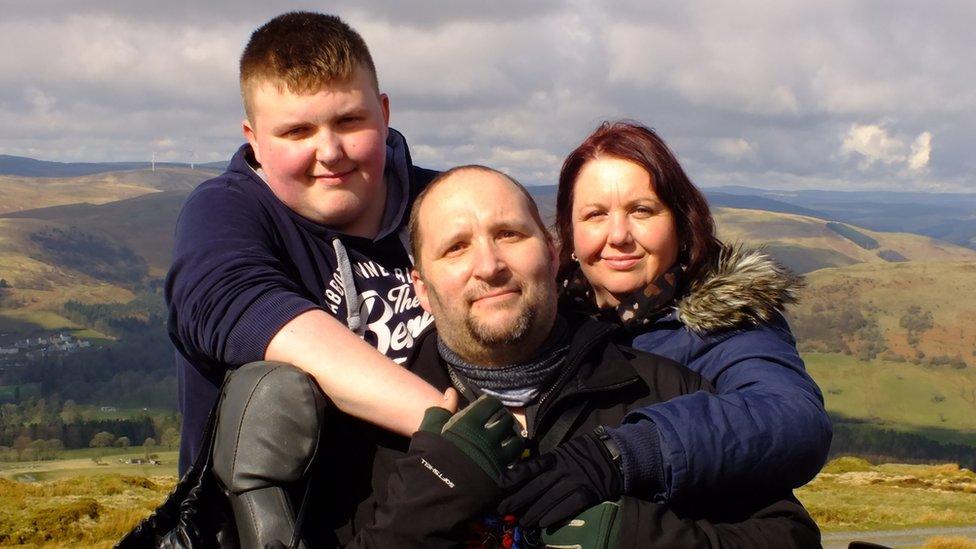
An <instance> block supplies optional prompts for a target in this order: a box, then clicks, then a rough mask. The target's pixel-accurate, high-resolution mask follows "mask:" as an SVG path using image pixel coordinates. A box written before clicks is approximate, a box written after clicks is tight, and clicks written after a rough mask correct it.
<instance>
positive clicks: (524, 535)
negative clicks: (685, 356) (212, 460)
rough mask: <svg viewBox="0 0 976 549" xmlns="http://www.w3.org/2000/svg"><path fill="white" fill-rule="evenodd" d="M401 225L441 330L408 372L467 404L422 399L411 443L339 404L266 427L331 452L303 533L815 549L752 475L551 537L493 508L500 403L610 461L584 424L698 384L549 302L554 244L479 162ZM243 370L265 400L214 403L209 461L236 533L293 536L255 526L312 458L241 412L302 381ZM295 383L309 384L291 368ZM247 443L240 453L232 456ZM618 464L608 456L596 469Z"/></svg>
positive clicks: (322, 537) (507, 451) (643, 504)
mask: <svg viewBox="0 0 976 549" xmlns="http://www.w3.org/2000/svg"><path fill="white" fill-rule="evenodd" d="M410 229H411V230H410V233H411V236H412V245H413V251H414V256H415V258H416V260H417V261H416V269H415V271H414V273H413V278H414V284H415V287H416V290H417V296H418V298H419V300H420V302H421V304H422V305H423V307H424V309H426V310H427V311H429V312H431V313H432V314H433V315H434V318H435V319H436V324H437V327H438V328H437V330H436V331H433V330H431V331H428V332H426V333H425V334H424V335H423V336H421V338H420V339H419V341H418V344H417V348H416V350H415V354H414V356H413V357H412V358H411V360H410V362H409V367H410V369H411V371H412V372H415V373H417V374H418V375H420V376H421V377H422V378H423V379H425V380H428V381H430V382H431V383H432V384H433V385H434V386H435V387H438V388H442V389H446V388H447V387H451V386H454V387H456V388H457V389H458V390H459V391H461V394H462V395H463V397H464V399H465V400H467V401H470V402H473V404H472V405H471V406H468V407H466V408H465V409H464V410H462V411H461V412H459V413H458V414H456V415H455V416H454V417H453V418H451V419H450V420H447V421H444V420H445V419H446V416H449V415H450V414H449V413H448V412H446V411H443V413H441V414H440V417H441V420H440V421H436V418H437V416H438V413H437V410H436V409H433V410H432V411H429V412H428V418H427V419H428V420H427V421H425V422H424V423H425V427H424V429H422V430H421V431H420V432H418V433H417V434H415V435H414V437H413V440H412V441H410V445H409V448H408V447H407V441H406V440H405V439H403V438H399V437H393V436H390V435H389V433H383V432H379V431H378V430H375V429H372V430H371V429H363V428H361V427H357V426H356V425H355V424H350V421H351V420H349V419H348V417H345V418H344V417H339V416H337V415H335V414H332V415H329V414H323V413H319V414H317V418H318V421H320V422H322V428H319V426H318V425H313V426H309V425H308V424H309V423H311V422H309V421H305V422H301V424H298V425H295V426H293V427H292V428H291V431H289V432H283V431H279V432H277V433H275V436H274V437H272V439H273V440H274V439H280V440H304V441H305V442H306V444H305V447H307V448H320V449H321V448H325V449H326V450H327V451H326V452H324V453H320V457H321V458H323V459H322V460H321V462H320V463H319V468H318V471H319V472H318V473H317V474H318V475H320V476H319V477H318V479H319V480H320V481H321V482H320V484H319V485H317V486H316V488H315V489H313V490H311V491H310V492H309V493H311V494H313V497H315V496H318V497H319V498H321V499H320V500H319V502H317V503H316V504H315V505H313V506H312V507H311V508H310V509H308V510H306V512H307V513H308V512H311V513H313V516H316V517H319V520H317V521H316V523H315V524H314V525H309V526H308V528H306V530H305V532H304V533H305V535H306V541H307V542H308V545H309V546H339V545H345V546H356V547H458V546H466V547H480V546H484V547H509V546H511V544H512V543H514V544H515V546H516V547H528V546H538V545H530V541H531V540H535V541H536V542H537V541H539V536H541V537H542V541H543V542H545V543H546V544H547V545H551V546H559V547H633V548H638V547H640V548H649V547H819V546H820V537H819V531H818V529H817V527H816V525H815V524H814V522H813V521H812V520H811V519H810V517H809V515H808V514H807V513H806V512H805V511H804V510H803V507H802V506H801V505H800V504H799V503H798V502H797V501H796V500H795V499H794V498H793V497H792V495H790V494H789V492H788V491H780V492H775V493H766V492H764V491H763V490H761V489H759V488H758V487H757V489H756V490H754V491H752V492H750V493H748V494H741V495H728V496H726V497H723V498H701V499H699V500H695V501H690V502H686V503H682V504H675V505H662V504H658V503H654V502H653V501H651V498H650V497H646V498H645V497H624V498H622V499H621V500H620V501H614V502H605V503H603V504H600V505H598V506H597V507H595V508H592V509H590V510H587V511H586V512H584V513H583V514H582V515H580V516H578V517H577V518H576V519H575V520H573V521H570V522H569V523H567V524H565V525H563V526H560V527H559V528H558V529H553V530H555V531H553V530H547V531H545V532H538V531H527V530H522V529H520V528H516V526H515V521H514V520H511V519H510V518H507V517H500V516H498V515H497V514H494V513H492V512H491V511H493V510H494V509H495V508H496V507H497V506H498V505H499V502H502V506H503V507H505V506H506V505H509V504H510V503H511V502H510V501H509V502H504V501H502V498H503V494H502V489H501V488H502V486H503V484H499V483H500V480H501V477H502V472H503V471H505V469H504V464H506V463H508V462H509V461H511V459H512V458H513V457H514V455H516V454H517V451H513V450H517V449H518V448H519V446H517V445H516V444H515V443H514V442H513V441H512V437H511V436H505V432H506V431H508V432H509V434H510V433H511V431H510V429H511V423H512V422H511V418H507V416H506V415H504V414H500V413H499V412H500V411H501V406H502V403H504V406H505V407H507V408H508V410H510V411H511V412H512V413H513V414H514V417H515V418H517V420H518V421H519V422H520V423H521V426H522V427H523V428H522V433H523V436H524V437H526V439H527V440H526V441H525V444H527V446H528V448H529V449H531V450H532V451H533V452H534V453H540V452H548V451H549V450H552V449H553V448H556V447H564V446H567V445H572V444H578V443H579V441H580V440H581V439H582V440H583V441H584V443H585V444H593V445H599V447H600V451H605V452H606V453H607V455H608V456H609V457H612V445H610V444H608V443H607V441H606V439H605V438H603V437H601V436H599V434H594V429H596V428H597V427H598V426H600V425H616V424H619V423H620V421H621V420H622V419H623V418H624V416H625V415H626V414H627V413H628V412H629V411H631V410H633V409H637V408H640V407H642V406H646V405H648V404H651V403H656V402H661V401H664V400H667V399H670V398H673V397H675V396H678V395H681V394H687V393H690V392H694V391H697V390H707V389H708V388H709V387H708V384H707V382H706V381H704V380H703V379H702V378H701V377H700V376H698V375H697V374H695V373H693V372H691V371H690V370H688V369H687V368H685V367H683V366H681V365H679V364H677V363H675V362H672V361H670V360H668V359H664V358H661V357H658V356H655V355H650V354H646V353H641V352H638V351H635V350H634V349H631V348H628V347H624V346H621V345H618V344H616V343H614V342H613V340H612V335H611V334H612V332H613V331H614V328H613V327H612V326H609V325H606V324H602V323H600V322H597V321H595V320H591V319H588V318H569V317H561V316H559V315H558V314H557V311H556V308H555V295H556V283H555V269H556V254H555V249H554V246H553V243H552V240H551V238H550V237H549V234H548V233H547V232H546V230H545V228H544V227H543V225H542V222H541V220H540V219H539V215H538V210H537V209H536V207H535V205H534V203H533V202H532V201H531V198H530V197H529V196H528V194H527V193H526V192H525V190H524V189H523V188H521V186H519V185H518V184H517V183H515V182H514V181H513V180H511V179H510V178H508V177H507V176H505V175H504V174H501V173H499V172H497V171H494V170H490V169H488V168H484V167H479V166H469V167H462V168H456V169H453V170H450V171H448V172H445V173H444V174H442V175H441V176H440V177H439V178H438V179H436V180H435V181H434V182H432V183H431V184H430V186H429V187H428V189H427V191H425V193H424V194H422V195H421V197H420V198H419V199H418V203H417V204H416V205H415V208H414V211H413V214H412V216H411V221H410ZM281 370H282V368H281V367H280V366H276V365H272V366H271V371H273V372H277V373H278V374H281V373H282V372H281ZM251 373H252V375H251V378H250V381H247V382H245V383H241V384H236V385H235V386H234V387H233V388H232V389H231V392H230V393H229V394H233V395H236V394H238V393H240V394H253V395H262V396H261V397H260V398H255V399H251V400H250V401H249V402H248V404H247V407H246V408H245V409H243V410H242V409H241V408H240V407H234V406H222V407H221V416H220V418H221V423H222V425H223V427H222V428H221V429H220V430H219V431H218V438H217V447H218V450H217V452H216V454H215V455H217V456H218V458H219V459H218V463H217V465H215V470H216V472H217V476H218V478H220V479H221V481H222V482H223V484H224V486H225V487H227V489H228V492H229V494H230V495H231V498H232V501H233V502H235V517H236V523H237V525H238V527H239V528H243V529H245V530H246V531H247V532H248V535H246V536H244V537H245V538H246V539H248V540H249V542H250V543H251V544H253V545H255V546H261V545H263V544H266V543H270V542H273V541H274V540H275V539H280V538H281V537H287V538H290V536H291V531H290V530H289V529H288V528H286V527H280V525H279V528H278V529H277V530H275V529H272V528H266V527H265V526H266V524H265V521H266V519H265V517H268V516H276V515H280V514H281V513H283V512H284V513H287V510H284V511H283V510H282V508H281V507H280V506H277V507H276V505H277V504H275V503H272V504H271V505H268V506H263V505H262V504H261V502H262V501H277V500H280V499H281V498H277V499H273V498H270V497H263V496H265V495H266V494H268V493H269V492H270V493H274V492H275V490H276V488H275V485H277V486H279V487H281V486H285V487H287V486H289V485H291V484H292V483H293V481H294V479H295V478H296V475H294V474H293V473H289V472H290V471H298V470H302V469H305V468H307V467H308V460H309V459H310V458H309V456H308V455H307V452H305V453H302V452H298V453H293V452H292V451H291V450H289V449H280V450H279V445H275V444H263V445H260V446H259V445H256V444H254V442H255V438H256V437H255V436H254V434H253V431H252V430H250V429H247V425H244V424H242V422H241V421H240V419H239V418H245V422H246V418H247V417H264V415H265V414H269V415H273V416H281V417H282V418H287V417H293V416H294V413H295V411H296V409H298V410H301V409H305V408H307V406H304V405H301V404H300V403H298V404H297V405H296V406H295V409H281V407H276V406H275V405H274V403H276V402H279V401H280V400H281V399H280V398H277V397H275V396H274V395H275V394H276V393H277V394H283V393H289V394H290V393H299V392H302V391H300V390H298V389H295V390H291V389H288V388H287V387H286V384H281V385H278V386H275V383H268V382H266V381H265V380H264V378H262V376H263V375H264V374H262V371H261V370H257V371H254V372H251ZM278 374H276V375H278ZM276 379H279V378H276ZM242 381H244V380H242ZM295 384H296V385H298V386H302V385H303V383H302V380H301V376H299V377H298V378H296V383H295ZM304 385H305V386H307V385H308V384H307V383H305V384H304ZM305 392H308V391H305ZM484 395H488V397H487V400H486V397H485V396H484ZM492 397H493V398H495V399H498V400H492ZM240 400H242V399H241V398H233V399H230V400H229V401H228V402H238V401H240ZM490 402H495V403H497V405H496V406H494V407H492V406H491V405H490V404H489V403H490ZM225 413H226V415H225ZM302 417H308V415H303V416H302ZM225 420H226V421H225ZM506 421H507V422H508V423H506ZM282 423H287V422H286V421H282ZM432 426H433V427H432ZM302 432H304V433H305V434H304V435H301V434H300V433H302ZM319 433H321V434H319ZM295 434H299V436H294V435H295ZM516 438H521V437H516ZM452 448H453V449H454V451H452ZM241 455H243V456H247V457H246V459H245V460H244V462H243V463H242V462H237V461H235V462H232V461H231V460H230V459H226V458H227V457H229V456H241ZM613 466H615V465H613V464H612V460H611V459H609V458H608V459H607V464H606V466H605V468H606V467H613ZM587 473H588V474H593V475H606V474H608V471H607V470H591V471H587ZM255 479H256V481H255ZM597 501H599V500H597ZM516 507H517V506H516ZM276 509H277V510H276ZM486 511H488V516H485V514H484V513H485V512H486ZM262 532H263V534H262ZM273 533H276V534H275V535H276V536H277V537H275V535H272V534H273Z"/></svg>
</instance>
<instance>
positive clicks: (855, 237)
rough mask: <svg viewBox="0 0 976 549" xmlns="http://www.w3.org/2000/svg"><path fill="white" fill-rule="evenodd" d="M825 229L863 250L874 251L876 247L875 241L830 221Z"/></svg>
mask: <svg viewBox="0 0 976 549" xmlns="http://www.w3.org/2000/svg"><path fill="white" fill-rule="evenodd" d="M827 228H828V229H830V230H831V231H834V232H835V233H837V234H839V235H841V236H843V237H844V238H846V239H848V240H850V241H851V242H853V243H855V244H857V245H858V246H860V247H862V248H864V249H865V250H874V249H877V247H878V241H877V240H875V239H873V238H871V237H870V236H868V235H866V234H864V233H862V232H860V231H858V230H855V229H854V228H852V227H850V226H848V225H844V224H843V223H835V222H833V221H831V222H828V223H827Z"/></svg>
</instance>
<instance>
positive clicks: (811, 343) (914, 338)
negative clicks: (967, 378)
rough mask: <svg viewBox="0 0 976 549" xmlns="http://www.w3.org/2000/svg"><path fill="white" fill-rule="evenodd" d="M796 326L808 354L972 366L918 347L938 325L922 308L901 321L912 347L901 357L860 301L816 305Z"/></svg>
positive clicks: (799, 342) (797, 317)
mask: <svg viewBox="0 0 976 549" xmlns="http://www.w3.org/2000/svg"><path fill="white" fill-rule="evenodd" d="M869 308H870V307H869ZM872 312H875V311H872V310H868V311H867V313H868V314H871V313H872ZM792 325H793V329H794V332H795V334H796V339H797V345H798V346H799V348H800V350H801V351H804V352H823V353H843V354H846V355H851V356H855V357H857V358H858V360H863V361H870V360H874V359H875V358H879V357H880V358H882V359H884V360H890V361H895V362H911V363H914V364H924V365H929V366H951V367H953V368H958V369H961V368H966V367H967V366H968V364H967V362H966V360H965V359H964V358H963V357H962V355H960V354H955V355H945V354H943V355H934V356H927V355H926V354H925V352H923V351H922V350H921V349H919V348H918V345H919V343H920V342H921V340H922V337H923V334H924V333H925V332H926V331H928V330H931V329H932V328H933V327H934V326H935V321H934V319H933V316H932V311H929V310H926V309H923V308H922V307H920V306H918V305H912V306H910V307H908V309H907V310H906V311H905V314H903V315H902V316H901V317H900V318H899V321H898V325H899V326H900V327H901V328H904V329H905V331H906V332H907V340H908V344H909V345H910V346H911V350H910V351H909V353H907V355H903V354H898V353H896V352H894V351H892V350H890V349H889V348H888V341H887V339H886V338H885V336H884V334H883V333H882V332H881V329H880V328H879V326H878V322H877V320H875V319H874V318H872V317H870V316H867V315H865V312H864V311H862V309H861V307H860V306H859V305H858V304H857V303H856V302H841V303H834V304H831V305H829V306H828V305H825V304H823V303H815V304H814V305H813V306H812V308H811V309H810V311H809V312H797V313H796V314H795V315H794V317H793V318H792ZM974 356H976V353H974Z"/></svg>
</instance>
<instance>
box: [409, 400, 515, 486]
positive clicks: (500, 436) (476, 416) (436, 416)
mask: <svg viewBox="0 0 976 549" xmlns="http://www.w3.org/2000/svg"><path fill="white" fill-rule="evenodd" d="M420 430H421V431H423V432H426V433H433V434H439V435H441V436H443V437H444V438H445V439H447V440H449V441H450V442H451V443H452V444H454V446H456V447H457V449H458V450H460V451H461V452H463V453H464V455H466V456H468V458H470V459H471V461H473V462H475V463H476V464H478V466H479V467H481V470H482V471H484V472H485V473H486V474H487V475H488V476H490V477H491V478H493V479H495V480H498V477H499V476H501V474H502V472H504V471H505V469H506V468H507V467H508V466H509V465H511V464H512V463H514V462H515V460H517V459H518V458H519V456H521V455H522V449H523V448H525V440H524V439H523V438H522V437H521V436H520V435H519V434H518V431H517V430H516V429H515V416H513V415H512V413H511V412H509V411H508V409H507V408H505V407H504V406H503V405H502V403H501V401H500V400H498V399H497V398H495V397H492V396H488V395H482V396H481V398H479V399H478V400H476V401H474V402H472V403H471V404H469V405H468V406H466V407H465V408H463V409H462V410H460V411H459V412H458V413H456V414H454V415H453V416H452V415H451V413H450V412H449V411H447V410H445V409H444V408H437V407H434V408H428V409H427V412H426V413H425V414H424V419H423V421H422V422H421V423H420Z"/></svg>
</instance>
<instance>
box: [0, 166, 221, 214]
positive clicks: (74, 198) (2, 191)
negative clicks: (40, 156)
mask: <svg viewBox="0 0 976 549" xmlns="http://www.w3.org/2000/svg"><path fill="white" fill-rule="evenodd" d="M217 173H218V172H216V171H214V170H191V169H189V168H160V169H158V170H156V171H155V172H154V171H152V170H130V171H119V172H106V173H98V174H93V175H86V176H81V177H65V178H50V177H14V176H0V214H2V213H8V212H16V211H20V210H27V209H34V208H44V207H48V206H59V205H64V204H75V203H85V202H87V203H89V204H105V203H107V202H114V201H116V200H123V199H126V198H132V197H135V196H140V195H144V194H147V193H153V192H158V191H176V190H179V191H183V192H187V191H189V190H191V189H193V188H194V187H196V186H197V185H198V184H200V183H201V182H203V181H204V180H206V179H208V178H210V177H213V176H214V175H216V174H217Z"/></svg>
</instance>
